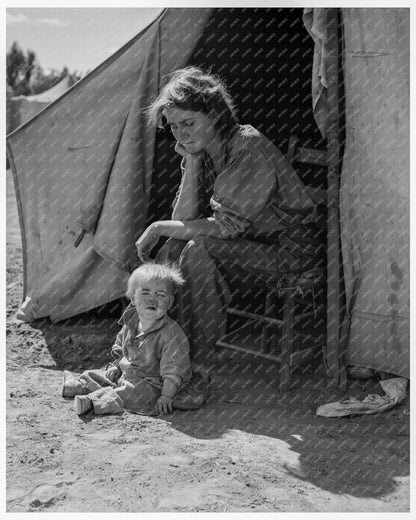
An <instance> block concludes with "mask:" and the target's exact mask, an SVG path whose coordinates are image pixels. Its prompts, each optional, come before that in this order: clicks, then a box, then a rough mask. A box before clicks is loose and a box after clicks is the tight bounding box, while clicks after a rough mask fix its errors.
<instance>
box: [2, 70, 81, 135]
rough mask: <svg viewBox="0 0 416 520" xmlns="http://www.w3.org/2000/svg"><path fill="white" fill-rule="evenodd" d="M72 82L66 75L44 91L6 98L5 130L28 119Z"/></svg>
mask: <svg viewBox="0 0 416 520" xmlns="http://www.w3.org/2000/svg"><path fill="white" fill-rule="evenodd" d="M74 83H75V81H74V80H73V79H72V78H71V77H70V76H69V75H67V76H65V77H64V78H62V79H61V80H60V81H59V82H58V83H57V84H56V85H54V86H53V87H51V88H50V89H48V90H46V91H45V92H41V93H39V94H34V95H33V96H13V97H10V98H9V99H7V106H6V121H7V122H6V125H7V132H8V133H10V132H12V131H13V130H15V129H16V128H17V127H18V126H20V125H22V124H23V123H25V122H26V121H29V119H31V118H32V117H33V116H34V115H36V114H37V113H38V112H40V111H41V110H43V109H44V108H45V107H46V106H47V105H49V103H52V102H53V101H55V100H56V99H58V98H59V97H61V96H62V95H63V94H64V93H65V92H66V91H67V90H68V89H69V88H70V87H72V85H73V84H74Z"/></svg>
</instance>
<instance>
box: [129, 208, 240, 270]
mask: <svg viewBox="0 0 416 520" xmlns="http://www.w3.org/2000/svg"><path fill="white" fill-rule="evenodd" d="M201 236H205V237H217V238H223V239H229V238H233V235H232V234H231V233H227V232H225V231H221V230H220V227H219V226H218V224H216V223H215V220H214V219H213V218H212V217H210V218H204V219H198V220H184V221H180V220H160V221H158V222H153V224H150V226H149V227H148V228H147V229H145V231H144V232H143V233H142V235H141V237H140V238H139V240H138V241H137V242H136V248H137V255H138V257H139V258H140V260H141V261H142V262H148V261H149V259H150V253H151V251H152V249H153V248H154V247H155V246H156V244H157V243H158V241H159V237H168V238H177V239H179V240H186V241H188V240H192V239H194V238H197V237H201Z"/></svg>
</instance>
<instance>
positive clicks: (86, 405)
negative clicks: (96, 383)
mask: <svg viewBox="0 0 416 520" xmlns="http://www.w3.org/2000/svg"><path fill="white" fill-rule="evenodd" d="M91 408H92V401H91V399H90V398H89V397H88V396H86V395H76V396H75V399H74V410H75V413H76V414H77V415H81V414H83V413H87V412H88V411H89V410H91Z"/></svg>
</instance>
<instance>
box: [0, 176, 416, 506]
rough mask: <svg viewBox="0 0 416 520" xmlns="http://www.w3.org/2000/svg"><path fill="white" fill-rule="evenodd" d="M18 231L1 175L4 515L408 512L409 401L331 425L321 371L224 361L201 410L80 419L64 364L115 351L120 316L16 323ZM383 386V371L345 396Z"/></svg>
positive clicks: (78, 364) (99, 359)
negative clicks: (286, 385)
mask: <svg viewBox="0 0 416 520" xmlns="http://www.w3.org/2000/svg"><path fill="white" fill-rule="evenodd" d="M21 297H22V259H21V243H20V232H19V227H18V219H17V212H16V205H15V198H14V189H13V183H12V175H11V172H10V171H8V172H7V331H6V333H7V340H6V342H7V394H6V397H7V404H6V415H7V416H6V419H7V438H6V441H7V452H6V457H7V466H6V471H7V497H6V498H7V511H8V512H19V511H22V512H24V511H33V512H43V511H44V512H165V511H174V512H180V511H183V512H185V511H187V512H197V511H207V512H240V511H246V512H247V511H248V512H313V511H315V512H319V511H321V512H378V511H383V512H406V511H408V510H409V494H410V493H409V399H408V398H407V399H406V401H405V402H403V403H402V404H400V405H398V406H397V407H396V408H394V409H392V410H390V411H388V412H384V413H382V414H378V415H372V416H355V417H349V418H341V419H324V418H320V417H318V416H316V415H315V411H316V408H317V406H318V405H320V404H323V403H326V402H330V401H332V400H336V399H338V398H339V397H342V395H343V394H342V393H341V392H340V391H339V390H337V389H333V388H331V387H330V386H329V385H328V381H327V379H326V377H325V375H324V372H323V370H322V369H321V368H320V367H318V368H317V369H315V371H314V372H309V373H307V371H306V373H301V372H300V371H298V373H296V374H295V377H294V381H293V386H292V389H291V390H290V391H289V392H287V393H285V394H283V393H279V391H278V388H277V383H276V372H275V369H274V368H271V367H270V366H268V365H266V364H261V363H258V362H254V361H252V360H250V359H242V358H241V357H239V356H236V355H233V354H231V353H229V352H225V351H224V352H222V353H220V354H219V355H218V357H217V359H216V361H215V364H214V367H213V378H214V383H215V385H214V392H213V395H212V396H211V398H210V399H209V401H208V402H207V403H206V405H205V406H204V407H203V408H202V409H200V410H198V411H196V412H176V413H174V414H173V415H169V416H163V417H156V418H155V417H153V418H152V417H143V416H138V415H132V414H128V413H125V414H123V415H117V416H101V417H95V416H93V415H88V414H87V415H85V416H81V417H78V416H77V415H75V413H74V412H73V404H72V402H71V401H70V400H65V399H63V398H62V397H61V396H60V384H61V379H62V372H63V370H64V369H69V370H73V371H75V372H79V371H81V370H83V369H84V368H92V367H97V366H100V365H102V364H103V363H105V362H106V360H107V359H108V352H109V348H110V347H111V341H112V338H113V337H114V334H115V332H116V331H117V326H116V325H115V319H116V318H114V317H106V318H103V317H100V316H98V317H97V315H94V313H92V314H91V315H89V316H84V317H83V318H82V319H80V318H76V319H73V320H68V321H66V322H64V323H60V324H55V325H54V324H51V323H50V322H48V321H47V320H40V321H38V322H34V323H31V324H28V323H23V322H19V321H18V320H16V318H15V313H16V310H17V309H18V306H19V304H20V303H21ZM373 392H378V393H381V394H383V391H382V389H381V387H380V385H379V382H378V379H377V378H374V379H371V380H366V381H363V380H361V381H360V380H351V381H350V384H349V388H348V394H349V395H354V396H356V397H364V396H365V395H367V394H368V393H373Z"/></svg>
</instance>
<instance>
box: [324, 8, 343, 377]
mask: <svg viewBox="0 0 416 520" xmlns="http://www.w3.org/2000/svg"><path fill="white" fill-rule="evenodd" d="M338 14H339V9H336V8H332V9H328V15H327V23H328V33H327V34H328V57H327V83H328V91H327V103H328V126H327V147H328V148H327V149H328V190H327V197H328V217H327V218H328V235H327V240H328V242H327V275H328V288H327V291H328V292H327V365H328V369H329V372H330V373H331V376H332V384H334V385H340V382H341V379H342V370H343V367H342V366H340V341H339V339H340V322H341V315H340V313H341V291H340V271H339V270H340V249H339V244H340V241H339V240H340V229H339V218H340V217H339V215H340V214H339V184H340V183H339V169H340V143H339V130H340V124H339V117H340V113H339V79H338V74H339V50H338V43H339V37H338V34H339V33H338Z"/></svg>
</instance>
